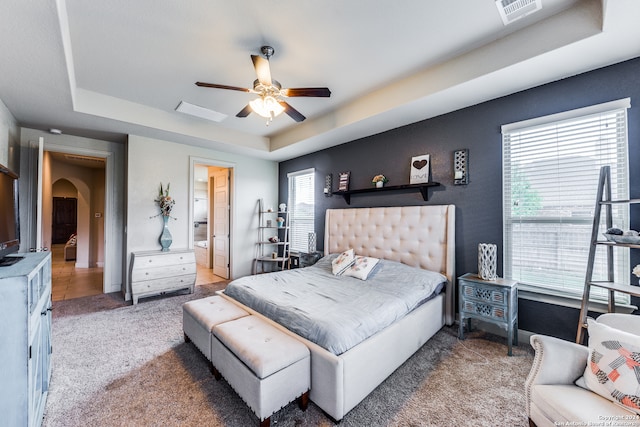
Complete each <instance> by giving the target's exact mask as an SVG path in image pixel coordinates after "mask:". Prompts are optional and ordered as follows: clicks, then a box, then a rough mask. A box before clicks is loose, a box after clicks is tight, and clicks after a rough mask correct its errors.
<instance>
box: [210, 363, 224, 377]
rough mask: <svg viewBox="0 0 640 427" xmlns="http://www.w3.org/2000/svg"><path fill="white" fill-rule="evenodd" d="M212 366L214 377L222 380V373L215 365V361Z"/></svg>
mask: <svg viewBox="0 0 640 427" xmlns="http://www.w3.org/2000/svg"><path fill="white" fill-rule="evenodd" d="M210 368H211V373H212V374H213V378H215V379H216V380H217V381H220V380H221V379H222V374H221V373H220V371H218V370H217V369H216V367H215V366H213V363H212V364H211V366H210Z"/></svg>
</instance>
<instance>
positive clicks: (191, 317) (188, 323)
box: [182, 296, 249, 370]
mask: <svg viewBox="0 0 640 427" xmlns="http://www.w3.org/2000/svg"><path fill="white" fill-rule="evenodd" d="M248 315H249V313H248V312H246V311H245V310H243V309H242V308H240V307H239V306H237V305H236V304H234V303H232V302H229V301H227V300H226V299H224V298H222V297H220V296H211V297H207V298H202V299H198V300H194V301H189V302H186V303H184V304H183V305H182V330H183V331H184V340H185V341H186V342H190V341H191V342H193V344H194V345H195V346H196V347H197V348H198V350H200V351H201V352H202V354H204V355H205V357H206V358H207V359H208V360H209V361H210V362H211V331H212V330H213V327H214V326H216V325H218V324H220V323H224V322H228V321H230V320H235V319H238V318H240V317H244V316H248ZM210 368H211V369H212V370H213V365H210Z"/></svg>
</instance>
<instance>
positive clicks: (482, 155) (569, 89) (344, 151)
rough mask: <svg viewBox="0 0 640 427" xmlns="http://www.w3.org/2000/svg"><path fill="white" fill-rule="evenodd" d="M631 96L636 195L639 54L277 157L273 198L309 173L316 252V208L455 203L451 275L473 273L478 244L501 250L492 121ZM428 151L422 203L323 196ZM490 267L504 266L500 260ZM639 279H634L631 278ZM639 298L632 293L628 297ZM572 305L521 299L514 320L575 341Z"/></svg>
mask: <svg viewBox="0 0 640 427" xmlns="http://www.w3.org/2000/svg"><path fill="white" fill-rule="evenodd" d="M627 97H629V98H631V108H630V109H629V110H628V121H629V133H628V135H629V159H630V195H631V197H632V198H640V106H637V105H636V104H637V103H638V102H640V58H635V59H632V60H629V61H626V62H622V63H619V64H615V65H611V66H608V67H605V68H601V69H598V70H594V71H591V72H588V73H584V74H580V75H577V76H574V77H570V78H566V79H563V80H560V81H557V82H553V83H549V84H546V85H543V86H539V87H535V88H532V89H528V90H525V91H522V92H517V93H514V94H511V95H508V96H505V97H502V98H498V99H494V100H491V101H487V102H484V103H481V104H478V105H474V106H471V107H468V108H464V109H462V110H458V111H454V112H452V113H448V114H444V115H441V116H438V117H434V118H431V119H428V120H424V121H421V122H418V123H414V124H411V125H407V126H403V127H400V128H397V129H392V130H390V131H387V132H384V133H381V134H377V135H373V136H370V137H366V138H362V139H358V140H355V141H351V142H348V143H345V144H341V145H338V146H335V147H332V148H328V149H325V150H322V151H318V152H315V153H312V154H308V155H305V156H301V157H298V158H295V159H291V160H287V161H284V162H281V163H280V169H279V174H280V179H279V182H280V188H279V193H280V200H286V199H287V173H289V172H292V171H297V170H301V169H306V168H312V167H313V168H315V171H316V181H315V186H316V198H315V203H316V211H315V215H316V232H317V233H318V249H321V248H322V245H323V241H324V240H323V239H324V212H325V210H326V209H329V208H345V207H373V206H403V205H423V204H454V205H456V272H457V274H458V275H459V276H460V275H462V274H464V273H466V272H476V271H477V246H478V243H496V244H497V245H498V253H499V257H500V258H501V257H502V253H503V251H502V134H501V131H500V127H501V126H502V125H503V124H506V123H512V122H517V121H521V120H526V119H531V118H535V117H540V116H545V115H549V114H554V113H559V112H562V111H566V110H572V109H576V108H582V107H586V106H590V105H594V104H600V103H603V102H608V101H613V100H616V99H621V98H627ZM461 148H468V149H469V179H470V182H469V184H468V185H453V152H454V151H455V150H457V149H461ZM420 154H430V155H431V177H432V178H431V180H432V181H436V182H440V183H441V185H440V186H439V187H434V188H432V189H429V194H430V196H429V201H428V202H425V201H423V200H422V197H421V196H420V193H419V192H384V193H379V194H371V193H367V194H361V195H354V196H352V198H351V205H350V206H348V205H347V204H346V203H345V201H344V199H343V198H342V197H340V196H336V195H334V196H332V197H325V196H324V195H323V192H322V190H323V188H324V178H325V175H327V174H332V175H333V189H334V190H336V189H337V185H338V174H339V173H340V172H344V171H350V172H351V180H350V186H349V187H350V188H351V189H358V188H367V187H370V186H371V178H372V177H373V176H374V175H377V174H380V173H382V174H384V175H385V176H387V177H388V178H389V180H390V182H389V183H388V185H400V184H408V183H409V167H410V161H411V157H413V156H416V155H420ZM631 228H632V229H635V230H640V205H634V206H632V209H631ZM638 263H640V250H632V252H631V265H632V266H633V265H636V264H638ZM498 271H499V272H500V274H501V272H502V260H501V259H500V260H499V263H498ZM629 279H630V280H632V282H635V283H637V282H638V278H636V277H635V276H631V274H630V277H629ZM633 302H634V304H636V305H638V304H639V303H640V301H638V299H637V298H634V300H633ZM577 322H578V310H576V309H572V308H566V307H560V306H557V305H552V304H545V303H540V302H534V301H530V300H525V299H521V300H520V303H519V327H520V329H524V330H527V331H530V332H535V333H544V334H548V335H553V336H557V337H560V338H564V339H567V340H575V335H576V328H577Z"/></svg>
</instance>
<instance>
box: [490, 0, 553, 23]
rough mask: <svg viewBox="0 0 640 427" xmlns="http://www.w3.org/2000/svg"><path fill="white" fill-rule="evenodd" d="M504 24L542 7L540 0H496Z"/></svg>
mask: <svg viewBox="0 0 640 427" xmlns="http://www.w3.org/2000/svg"><path fill="white" fill-rule="evenodd" d="M496 6H497V7H498V12H499V13H500V17H501V18H502V22H503V23H504V25H508V24H511V23H512V22H513V21H516V20H518V19H520V18H522V17H524V16H527V15H529V14H530V13H533V12H535V11H537V10H540V9H541V8H542V0H496Z"/></svg>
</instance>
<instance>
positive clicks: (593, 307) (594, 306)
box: [518, 285, 638, 314]
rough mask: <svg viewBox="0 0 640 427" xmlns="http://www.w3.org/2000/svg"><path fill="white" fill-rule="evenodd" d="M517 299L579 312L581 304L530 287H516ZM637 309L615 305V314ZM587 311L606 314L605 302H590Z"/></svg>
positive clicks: (571, 299)
mask: <svg viewBox="0 0 640 427" xmlns="http://www.w3.org/2000/svg"><path fill="white" fill-rule="evenodd" d="M518 298H519V299H526V300H530V301H536V302H543V303H546V304H554V305H559V306H561V307H569V308H575V309H577V310H580V305H581V303H582V299H581V298H577V297H571V296H567V295H560V294H553V293H543V292H541V291H540V290H539V289H536V288H532V287H530V286H525V285H520V286H519V287H518ZM637 309H638V307H636V306H634V305H631V304H616V312H617V313H627V314H628V313H631V312H633V311H634V310H637ZM589 311H594V312H596V313H607V311H608V307H607V303H606V301H591V302H590V303H589Z"/></svg>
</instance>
